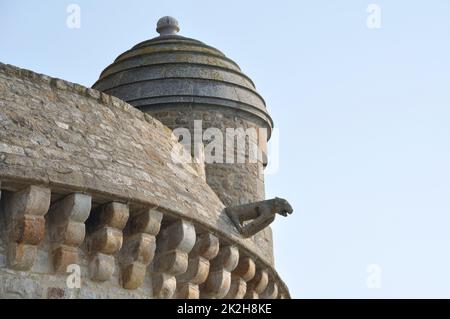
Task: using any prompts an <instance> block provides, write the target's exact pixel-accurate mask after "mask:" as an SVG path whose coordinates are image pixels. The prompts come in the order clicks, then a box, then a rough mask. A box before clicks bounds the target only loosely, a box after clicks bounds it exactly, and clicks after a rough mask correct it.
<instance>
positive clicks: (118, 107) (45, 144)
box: [0, 64, 288, 298]
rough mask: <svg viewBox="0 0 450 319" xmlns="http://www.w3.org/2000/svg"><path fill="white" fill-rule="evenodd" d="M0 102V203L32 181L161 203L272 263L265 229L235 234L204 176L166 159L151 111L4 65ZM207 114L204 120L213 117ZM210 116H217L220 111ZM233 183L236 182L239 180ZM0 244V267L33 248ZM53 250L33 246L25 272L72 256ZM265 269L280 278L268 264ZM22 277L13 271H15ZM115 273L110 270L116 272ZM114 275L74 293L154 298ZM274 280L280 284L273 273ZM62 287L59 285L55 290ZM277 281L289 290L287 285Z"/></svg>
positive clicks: (71, 233) (170, 141) (166, 140)
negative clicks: (32, 256) (127, 286)
mask: <svg viewBox="0 0 450 319" xmlns="http://www.w3.org/2000/svg"><path fill="white" fill-rule="evenodd" d="M0 106H1V107H0V141H1V142H0V143H1V145H0V180H1V187H2V191H1V196H2V197H1V201H2V204H3V203H4V201H3V199H4V197H5V196H4V194H7V193H8V192H10V191H14V192H15V191H17V190H20V189H21V188H23V187H24V186H26V185H29V184H37V185H45V187H51V188H52V191H56V194H64V196H67V195H69V194H71V193H74V192H82V193H88V194H90V195H92V197H93V198H94V199H95V201H96V203H106V202H109V201H120V202H127V203H130V204H132V205H136V206H141V207H142V206H150V207H160V208H161V210H162V211H165V212H166V211H167V212H170V214H171V215H172V216H179V217H184V218H186V220H190V221H193V222H194V223H196V224H199V225H201V226H202V227H203V228H205V229H207V230H208V229H209V230H213V231H214V233H215V234H217V235H218V236H220V237H223V238H225V239H226V240H227V241H228V240H229V241H230V242H231V243H236V244H238V245H239V246H240V249H241V248H242V249H243V250H244V251H245V252H246V253H249V254H250V255H254V256H255V258H256V259H258V260H259V263H260V264H262V266H264V267H268V269H270V268H271V265H272V254H271V231H270V229H266V230H264V231H263V232H261V233H260V234H257V235H256V236H254V237H253V238H249V239H242V238H241V237H240V235H239V234H238V232H237V231H236V230H235V229H234V227H233V225H232V224H231V223H230V220H229V219H228V217H227V216H226V215H225V214H224V213H223V207H224V205H223V204H222V203H221V202H220V200H219V199H218V198H217V196H216V195H215V194H214V192H213V191H212V190H211V189H210V188H209V187H208V185H206V184H205V183H204V181H203V180H202V177H201V176H200V175H201V174H200V175H199V173H198V171H197V168H196V167H195V166H196V165H178V164H173V163H172V161H171V150H172V149H173V148H174V145H179V144H177V141H176V139H174V137H173V136H172V134H171V132H170V130H169V129H168V128H167V127H166V126H164V125H161V123H160V122H159V121H157V120H155V119H154V118H152V117H151V116H148V115H146V114H143V113H142V112H139V111H137V110H136V109H134V108H133V107H131V106H130V105H128V104H126V103H124V102H123V101H120V100H118V99H117V98H113V97H109V96H106V95H104V94H99V93H98V92H96V91H95V90H87V89H86V88H84V87H82V86H80V85H76V84H72V83H69V82H65V81H63V80H59V79H51V78H49V77H47V76H44V75H39V74H36V73H33V72H31V71H28V70H21V69H18V68H15V67H12V66H7V65H4V64H0ZM205 107H206V106H205ZM199 111H200V109H199ZM200 113H201V112H200ZM216 113H217V114H218V113H219V112H216ZM207 115H208V114H205V120H211V119H208V116H212V115H214V116H216V115H215V114H212V115H208V116H207ZM225 117H227V116H225ZM230 119H232V113H230ZM214 121H220V117H219V115H217V119H216V120H214ZM155 150H157V152H156V151H155ZM74 154H76V156H74ZM223 173H228V172H226V171H225V170H224V171H223ZM244 174H245V173H244ZM242 176H244V175H242ZM232 183H235V184H238V183H239V180H238V179H236V180H233V181H232ZM261 185H262V183H261ZM239 187H241V186H239ZM242 189H243V190H244V188H242ZM5 190H8V191H5ZM245 192H246V191H245V190H244V191H243V194H244V193H245ZM249 194H250V193H249ZM245 196H247V195H245ZM55 197H56V198H59V195H58V196H55ZM243 198H244V197H243ZM2 215H3V214H2V213H1V214H0V216H2ZM37 224H39V222H38V223H37ZM61 234H65V236H64V240H67V242H69V243H70V244H75V243H77V242H79V241H80V238H81V234H82V232H81V231H80V227H79V226H74V225H73V224H72V223H70V224H68V226H67V229H66V230H64V231H62V232H61ZM33 237H34V236H33ZM24 245H27V244H24ZM0 246H1V247H0V265H5V262H6V260H7V256H8V255H17V256H28V255H27V254H25V255H24V254H21V253H20V252H21V251H25V250H27V249H31V250H33V249H32V248H29V247H27V246H24V247H20V248H19V249H16V248H14V249H12V250H11V249H9V248H8V247H14V246H13V245H12V246H10V245H9V242H8V240H6V241H5V240H4V239H2V240H0ZM51 247H52V245H51V242H46V243H42V244H40V247H39V249H38V248H36V250H37V252H36V254H37V255H38V257H39V258H38V260H35V261H36V262H31V263H29V264H28V266H27V267H26V268H28V267H31V265H34V267H33V269H35V270H36V271H39V272H42V273H52V267H51V263H49V262H48V261H49V259H50V260H51V258H53V257H49V256H53V255H55V256H67V257H61V258H63V259H64V258H66V259H67V260H71V258H72V257H70V256H71V254H70V252H68V253H67V254H62V253H61V252H58V251H55V253H54V254H53V252H52V251H51V250H52V249H53V248H51ZM50 248H51V249H50ZM16 252H19V253H18V254H17V253H16ZM78 257H79V260H78V262H79V263H80V264H81V265H82V267H83V269H84V270H83V272H82V273H83V276H85V274H88V273H89V272H88V268H87V266H88V263H89V261H90V260H91V259H90V256H87V257H86V258H85V256H82V255H80V256H78ZM57 258H60V257H57ZM115 263H117V262H116V261H114V262H113V264H115ZM119 264H120V263H119ZM49 265H50V266H49ZM113 266H114V265H113ZM119 266H120V265H119ZM1 267H2V266H0V268H1ZM120 267H121V266H120ZM94 268H95V267H94ZM136 269H137V268H136ZM8 271H12V270H8ZM270 272H271V274H272V275H273V276H275V278H278V277H277V275H276V272H274V271H273V270H272V269H270ZM13 273H14V272H13ZM19 273H20V272H17V273H14V274H16V275H17V276H19ZM120 273H121V272H113V277H115V276H118V275H119V274H120ZM36 276H40V278H43V277H44V276H43V275H42V274H39V275H36ZM36 278H38V277H36ZM48 278H50V277H48ZM60 278H61V279H62V278H63V276H62V277H60ZM113 279H114V280H109V281H107V282H103V283H102V286H101V287H100V286H99V285H98V284H96V283H92V282H91V281H90V280H89V279H88V278H85V280H83V284H85V285H86V286H88V287H89V288H87V289H82V290H81V291H82V292H80V293H79V294H77V295H76V296H78V297H84V298H91V297H96V298H98V297H108V296H109V297H111V296H133V297H139V296H147V297H148V296H150V297H151V296H152V293H151V286H152V284H151V281H150V280H145V282H144V283H143V284H142V285H141V286H140V287H139V288H138V289H137V290H124V289H122V288H121V287H120V285H119V280H118V278H117V277H115V278H113ZM147 279H149V276H147ZM52 280H53V279H52ZM277 283H280V281H279V278H278V281H277ZM63 286H64V283H62V285H61V286H58V287H63ZM49 287H57V286H55V285H53V284H52V285H50V286H49ZM102 287H105V288H102ZM281 287H282V289H281V291H283V292H284V293H286V292H287V289H286V287H285V286H284V285H282V286H281ZM121 289H122V290H121ZM44 295H45V293H44V294H43V296H44ZM287 295H288V294H287Z"/></svg>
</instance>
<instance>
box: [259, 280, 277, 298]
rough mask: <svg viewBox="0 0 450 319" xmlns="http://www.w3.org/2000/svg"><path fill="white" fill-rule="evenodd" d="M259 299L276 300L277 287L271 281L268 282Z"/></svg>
mask: <svg viewBox="0 0 450 319" xmlns="http://www.w3.org/2000/svg"><path fill="white" fill-rule="evenodd" d="M261 297H262V298H263V299H276V298H277V297H278V285H277V284H276V283H275V282H274V281H273V280H269V283H268V285H267V287H266V289H265V290H264V292H263V293H262V295H261Z"/></svg>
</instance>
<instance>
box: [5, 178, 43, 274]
mask: <svg viewBox="0 0 450 319" xmlns="http://www.w3.org/2000/svg"><path fill="white" fill-rule="evenodd" d="M49 206H50V189H48V188H44V187H40V186H28V187H27V188H24V189H22V190H20V191H17V192H14V193H11V192H9V193H5V194H3V198H2V212H3V213H2V215H3V216H2V219H3V220H4V223H3V225H5V226H6V232H7V233H8V236H7V238H8V240H9V243H8V261H9V266H10V267H11V268H13V269H17V270H29V269H31V267H32V266H33V263H34V261H35V259H36V252H37V247H36V246H37V245H39V244H40V243H41V241H42V240H43V238H44V233H45V219H44V215H45V214H46V213H47V211H48V208H49Z"/></svg>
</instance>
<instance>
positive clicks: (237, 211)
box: [225, 197, 294, 238]
mask: <svg viewBox="0 0 450 319" xmlns="http://www.w3.org/2000/svg"><path fill="white" fill-rule="evenodd" d="M293 211H294V210H293V209H292V207H291V205H290V204H289V203H288V201H287V200H285V199H283V198H278V197H275V198H274V199H267V200H263V201H260V202H254V203H249V204H244V205H238V206H232V207H227V208H225V212H226V214H227V215H228V217H230V219H231V221H232V222H233V223H234V225H235V226H236V228H237V229H238V230H239V232H240V233H241V235H242V236H243V237H246V238H247V237H250V236H253V235H254V234H256V233H258V232H260V231H261V230H263V229H264V228H266V227H267V226H269V225H270V224H271V223H272V222H273V221H274V219H275V214H280V215H282V216H284V217H286V216H288V215H290V214H292V212H293Z"/></svg>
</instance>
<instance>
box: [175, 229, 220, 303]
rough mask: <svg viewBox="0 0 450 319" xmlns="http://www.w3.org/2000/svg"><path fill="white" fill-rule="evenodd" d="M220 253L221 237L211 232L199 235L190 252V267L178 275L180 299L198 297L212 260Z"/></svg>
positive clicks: (178, 295) (177, 295)
mask: <svg viewBox="0 0 450 319" xmlns="http://www.w3.org/2000/svg"><path fill="white" fill-rule="evenodd" d="M218 253H219V239H218V238H217V237H216V236H214V235H212V234H210V233H203V234H199V235H197V239H196V241H195V246H194V248H193V249H192V250H191V252H190V253H189V264H188V269H187V270H186V272H185V273H184V274H181V275H179V276H177V294H176V297H177V298H179V299H198V298H199V297H200V290H199V285H200V284H202V283H203V282H205V280H206V278H207V277H208V273H209V267H210V262H209V261H210V260H211V259H213V258H214V257H216V256H217V254H218Z"/></svg>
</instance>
